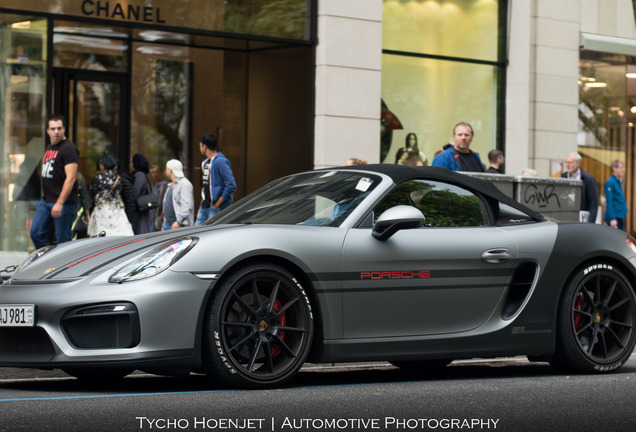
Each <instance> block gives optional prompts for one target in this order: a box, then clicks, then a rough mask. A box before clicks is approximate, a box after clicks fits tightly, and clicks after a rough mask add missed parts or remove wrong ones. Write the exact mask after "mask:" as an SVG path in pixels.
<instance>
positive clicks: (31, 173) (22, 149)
mask: <svg viewBox="0 0 636 432" xmlns="http://www.w3.org/2000/svg"><path fill="white" fill-rule="evenodd" d="M47 28H48V25H47V20H46V19H43V18H42V17H38V18H35V17H30V16H24V15H12V14H1V13H0V268H2V269H4V268H5V267H6V266H8V265H12V264H18V263H20V261H21V259H22V258H23V257H24V256H26V254H27V252H28V251H30V250H33V244H32V243H31V241H30V239H29V229H30V227H31V221H32V220H33V214H34V212H35V207H36V206H37V203H38V202H39V200H40V178H39V164H40V160H41V158H42V154H43V152H44V125H43V120H42V119H43V118H44V116H45V109H46V108H45V107H46V76H47V67H46V64H47V62H46V60H47V57H46V47H47ZM3 276H6V275H5V274H3Z"/></svg>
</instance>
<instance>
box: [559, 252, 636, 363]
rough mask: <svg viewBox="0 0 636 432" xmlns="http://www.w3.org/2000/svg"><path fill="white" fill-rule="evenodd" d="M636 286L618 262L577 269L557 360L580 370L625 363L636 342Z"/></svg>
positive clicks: (562, 315) (565, 304) (565, 301)
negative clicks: (624, 273)
mask: <svg viewBox="0 0 636 432" xmlns="http://www.w3.org/2000/svg"><path fill="white" fill-rule="evenodd" d="M635 326H636V298H635V296H634V289H633V288H632V286H631V284H630V283H629V281H628V280H627V278H625V276H624V275H623V274H622V273H621V272H620V271H619V270H618V269H616V268H615V267H614V266H612V265H609V264H597V265H592V266H588V267H586V268H584V269H581V270H580V271H578V273H577V274H576V275H575V277H574V278H573V279H572V280H571V282H570V283H569V285H568V287H567V288H566V290H565V291H564V293H563V296H562V298H561V304H560V305H559V315H558V323H557V347H556V353H555V357H554V359H553V363H554V364H555V365H556V366H559V367H562V368H565V369H568V370H572V371H575V372H583V373H590V372H610V371H613V370H615V369H617V368H619V367H621V366H622V365H623V364H624V363H625V362H626V361H627V359H628V358H629V356H630V355H631V353H632V352H633V351H634V344H635V343H636V328H635Z"/></svg>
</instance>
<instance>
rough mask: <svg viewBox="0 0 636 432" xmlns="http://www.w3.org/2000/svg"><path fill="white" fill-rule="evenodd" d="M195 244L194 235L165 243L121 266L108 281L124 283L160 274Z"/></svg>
mask: <svg viewBox="0 0 636 432" xmlns="http://www.w3.org/2000/svg"><path fill="white" fill-rule="evenodd" d="M195 244H196V239H195V238H192V237H186V238H182V239H179V240H173V241H171V242H169V243H165V244H163V245H161V246H159V247H157V248H155V249H153V250H151V251H150V252H147V253H145V254H143V255H142V256H141V257H139V258H138V259H136V260H134V261H132V262H130V263H128V264H127V265H125V266H124V267H122V268H120V269H119V270H117V271H116V272H115V273H114V274H112V275H111V276H110V277H109V278H108V281H109V282H113V283H122V282H126V281H134V280H139V279H145V278H148V277H151V276H154V275H156V274H159V273H161V272H162V271H164V270H165V269H167V268H168V267H170V266H171V265H172V264H174V263H175V262H177V261H178V260H179V258H181V257H182V256H183V255H185V253H186V252H187V251H189V250H190V249H191V248H192V246H194V245H195Z"/></svg>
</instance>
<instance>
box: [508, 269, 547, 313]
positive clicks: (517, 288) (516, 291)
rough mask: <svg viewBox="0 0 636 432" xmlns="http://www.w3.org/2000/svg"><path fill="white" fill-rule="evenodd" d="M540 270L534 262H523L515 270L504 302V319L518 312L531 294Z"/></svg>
mask: <svg viewBox="0 0 636 432" xmlns="http://www.w3.org/2000/svg"><path fill="white" fill-rule="evenodd" d="M538 270H539V266H538V265H537V264H536V263H533V262H524V263H521V264H520V265H518V266H517V267H516V268H515V269H514V270H513V273H512V281H511V284H510V290H509V291H508V294H507V295H506V300H505V302H504V307H503V312H502V318H503V319H510V318H512V317H513V316H514V315H515V314H517V312H518V311H519V309H520V308H521V306H522V305H523V303H524V302H525V301H526V299H527V298H528V295H529V294H530V291H531V289H532V285H533V283H534V281H535V279H536V276H537V271H538Z"/></svg>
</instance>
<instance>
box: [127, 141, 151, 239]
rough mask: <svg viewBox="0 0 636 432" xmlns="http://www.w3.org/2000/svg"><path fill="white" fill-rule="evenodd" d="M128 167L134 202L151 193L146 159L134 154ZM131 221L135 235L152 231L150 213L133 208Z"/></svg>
mask: <svg viewBox="0 0 636 432" xmlns="http://www.w3.org/2000/svg"><path fill="white" fill-rule="evenodd" d="M130 165H131V166H130V170H131V171H132V180H133V186H132V190H133V196H134V199H135V202H136V200H137V198H138V197H140V196H141V195H146V194H148V193H150V191H152V188H151V187H150V182H149V181H148V172H149V170H150V169H149V165H148V159H146V157H145V156H143V155H140V154H135V155H134V156H133V157H132V161H131V163H130ZM132 219H133V220H132V221H131V223H132V226H133V230H134V231H135V234H145V233H149V232H151V231H152V218H151V217H150V211H148V210H146V211H139V210H137V209H136V208H135V211H134V214H133V217H132Z"/></svg>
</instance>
